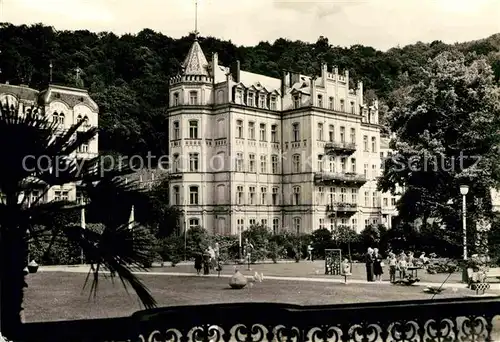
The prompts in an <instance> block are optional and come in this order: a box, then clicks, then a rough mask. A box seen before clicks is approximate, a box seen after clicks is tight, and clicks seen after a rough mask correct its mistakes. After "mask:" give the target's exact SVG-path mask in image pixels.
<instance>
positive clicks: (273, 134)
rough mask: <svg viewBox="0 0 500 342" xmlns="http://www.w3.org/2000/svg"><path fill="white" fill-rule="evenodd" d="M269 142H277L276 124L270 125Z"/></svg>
mask: <svg viewBox="0 0 500 342" xmlns="http://www.w3.org/2000/svg"><path fill="white" fill-rule="evenodd" d="M271 142H273V143H275V142H278V126H277V125H272V126H271Z"/></svg>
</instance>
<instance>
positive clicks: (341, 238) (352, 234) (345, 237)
mask: <svg viewBox="0 0 500 342" xmlns="http://www.w3.org/2000/svg"><path fill="white" fill-rule="evenodd" d="M333 239H334V240H335V241H337V242H338V243H340V244H345V245H347V253H348V255H349V261H350V262H351V263H352V258H351V244H353V243H355V242H356V241H358V239H359V235H358V234H357V233H356V231H355V230H354V229H352V228H351V227H349V226H346V225H340V226H338V227H337V229H336V230H335V233H334V234H333Z"/></svg>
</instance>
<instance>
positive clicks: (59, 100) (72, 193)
mask: <svg viewBox="0 0 500 342" xmlns="http://www.w3.org/2000/svg"><path fill="white" fill-rule="evenodd" d="M7 104H8V105H9V106H13V107H14V108H17V109H18V113H19V115H24V114H25V113H26V112H27V111H28V110H31V107H32V106H35V107H41V108H43V109H44V110H45V113H46V114H47V115H49V117H50V118H51V120H53V121H54V122H57V123H58V125H59V129H60V132H61V133H62V132H64V131H66V130H67V129H69V128H70V127H71V126H72V125H73V124H76V123H77V122H79V121H80V120H85V122H84V124H83V125H82V126H81V127H80V130H82V131H84V130H87V129H88V127H90V126H95V127H97V126H98V117H99V107H98V106H97V104H96V103H95V102H94V100H92V98H91V97H90V95H89V93H88V92H87V91H86V90H84V89H81V88H72V87H65V86H58V85H53V84H51V85H49V86H48V87H47V89H45V90H43V91H38V90H36V89H32V88H29V87H28V86H23V85H20V86H18V85H11V84H0V105H1V106H6V105H7ZM77 134H78V132H77ZM13 148H15V146H13ZM97 153H98V137H97V135H96V136H95V137H94V138H93V139H92V141H90V142H89V143H88V144H84V145H81V146H80V147H79V149H78V150H77V151H76V152H75V157H76V158H79V159H86V158H92V157H95V156H97ZM44 192H45V189H44V188H40V190H34V191H32V193H30V194H25V195H28V198H27V201H26V202H25V203H26V204H28V205H29V203H30V202H32V201H35V200H36V199H38V198H39V197H40V196H42V194H44ZM82 199H83V194H82V193H81V192H80V191H78V187H77V185H76V184H75V183H68V184H64V185H62V186H54V187H52V188H50V189H49V190H48V191H47V192H46V193H45V194H44V195H43V196H42V197H41V198H40V201H41V202H50V201H52V200H69V201H74V200H77V201H80V200H82Z"/></svg>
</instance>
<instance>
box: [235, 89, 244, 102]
mask: <svg viewBox="0 0 500 342" xmlns="http://www.w3.org/2000/svg"><path fill="white" fill-rule="evenodd" d="M242 99H243V92H242V91H241V89H237V90H236V99H235V102H236V103H237V104H243V103H242V102H243V101H242Z"/></svg>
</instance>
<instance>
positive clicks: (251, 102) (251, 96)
mask: <svg viewBox="0 0 500 342" xmlns="http://www.w3.org/2000/svg"><path fill="white" fill-rule="evenodd" d="M247 106H250V107H253V106H255V103H254V94H253V93H250V92H249V93H248V95H247Z"/></svg>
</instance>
